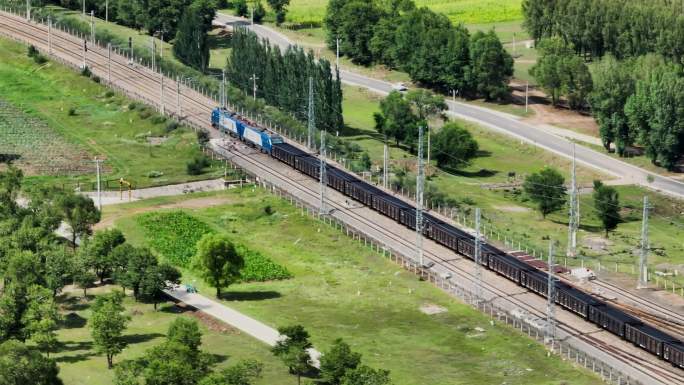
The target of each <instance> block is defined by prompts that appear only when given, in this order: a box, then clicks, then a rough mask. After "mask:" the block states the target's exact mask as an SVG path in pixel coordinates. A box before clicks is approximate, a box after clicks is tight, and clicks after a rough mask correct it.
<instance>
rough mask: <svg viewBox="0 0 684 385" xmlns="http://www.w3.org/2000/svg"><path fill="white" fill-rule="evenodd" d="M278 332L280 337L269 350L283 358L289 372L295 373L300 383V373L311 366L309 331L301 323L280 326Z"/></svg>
mask: <svg viewBox="0 0 684 385" xmlns="http://www.w3.org/2000/svg"><path fill="white" fill-rule="evenodd" d="M278 333H279V334H280V335H281V336H282V337H281V339H280V340H278V342H276V344H275V346H274V347H273V348H272V349H271V351H272V352H273V354H274V355H275V356H276V357H279V358H280V359H281V360H283V362H284V363H285V365H286V366H287V367H288V369H289V371H290V373H291V374H295V375H297V383H299V384H301V376H302V374H304V373H306V372H307V371H308V370H309V369H310V368H311V357H310V355H309V352H308V349H309V348H311V346H312V345H311V342H310V341H309V333H308V332H307V331H306V330H304V327H303V326H302V325H294V326H286V327H280V328H278Z"/></svg>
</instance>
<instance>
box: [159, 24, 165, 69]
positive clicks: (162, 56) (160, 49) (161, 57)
mask: <svg viewBox="0 0 684 385" xmlns="http://www.w3.org/2000/svg"><path fill="white" fill-rule="evenodd" d="M159 39H160V40H161V44H160V45H159V68H161V61H162V59H163V58H164V31H159Z"/></svg>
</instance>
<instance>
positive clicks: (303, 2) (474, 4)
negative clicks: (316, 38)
mask: <svg viewBox="0 0 684 385" xmlns="http://www.w3.org/2000/svg"><path fill="white" fill-rule="evenodd" d="M415 3H416V6H418V7H423V6H427V7H429V8H430V9H432V10H433V11H435V12H442V13H444V14H446V15H447V16H448V17H449V18H450V19H451V20H452V21H453V22H462V23H466V24H472V23H492V22H499V21H509V20H519V19H521V18H522V14H521V9H520V4H521V0H415ZM327 5H328V1H327V0H291V1H290V7H289V12H288V14H287V18H286V20H287V21H289V22H293V23H297V24H304V25H306V24H320V23H321V22H322V21H323V17H324V16H325V9H326V7H327Z"/></svg>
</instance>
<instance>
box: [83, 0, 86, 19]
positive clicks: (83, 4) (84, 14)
mask: <svg viewBox="0 0 684 385" xmlns="http://www.w3.org/2000/svg"><path fill="white" fill-rule="evenodd" d="M85 16H86V15H85V0H83V18H85Z"/></svg>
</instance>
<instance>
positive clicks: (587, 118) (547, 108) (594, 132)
mask: <svg viewBox="0 0 684 385" xmlns="http://www.w3.org/2000/svg"><path fill="white" fill-rule="evenodd" d="M511 88H512V89H513V97H514V98H515V99H518V100H522V103H525V84H524V83H520V82H511ZM528 105H529V108H530V109H532V111H534V115H533V116H531V117H529V118H526V119H525V120H524V121H525V122H527V123H531V124H550V125H553V126H557V127H561V128H566V129H569V130H573V131H577V132H580V133H582V134H586V135H591V136H596V137H598V136H599V128H598V124H597V123H596V121H595V120H594V118H593V117H592V116H591V115H590V114H584V113H580V112H577V111H572V110H570V109H569V108H567V107H565V106H558V107H554V106H552V105H551V103H550V101H549V99H548V96H547V95H546V94H545V93H544V92H543V91H542V90H540V89H538V88H536V87H530V88H529V93H528Z"/></svg>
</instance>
